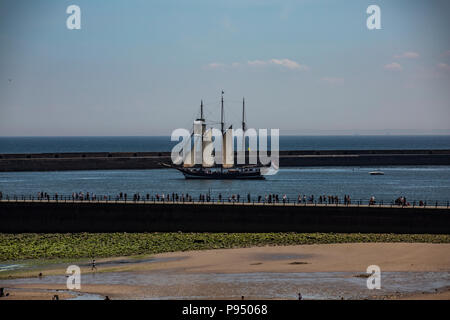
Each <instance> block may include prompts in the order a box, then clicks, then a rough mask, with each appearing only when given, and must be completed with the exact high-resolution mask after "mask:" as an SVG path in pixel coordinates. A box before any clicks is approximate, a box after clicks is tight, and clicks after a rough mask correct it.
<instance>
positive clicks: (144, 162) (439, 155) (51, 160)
mask: <svg viewBox="0 0 450 320" xmlns="http://www.w3.org/2000/svg"><path fill="white" fill-rule="evenodd" d="M161 162H164V163H171V159H170V153H169V152H136V153H132V152H117V153H108V152H93V153H46V154H0V172H8V171H64V170H114V169H121V170H124V169H158V168H162V166H161V165H160V163H161ZM387 165H450V150H322V151H281V152H280V166H282V167H301V166H375V167H376V166H387Z"/></svg>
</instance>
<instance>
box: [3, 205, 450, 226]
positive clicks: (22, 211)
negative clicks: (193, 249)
mask: <svg viewBox="0 0 450 320" xmlns="http://www.w3.org/2000/svg"><path fill="white" fill-rule="evenodd" d="M177 231H182V232H361V233H434V234H439V233H440V234H449V233H450V210H449V209H445V208H426V209H423V208H410V207H409V208H402V207H393V208H390V207H378V206H373V207H367V206H360V207H358V206H352V207H345V206H331V205H330V206H283V205H252V204H246V205H243V204H235V205H232V204H172V203H170V204H169V203H166V204H163V203H155V204H153V203H146V204H135V203H64V202H59V203H56V202H50V203H46V202H42V203H41V202H21V201H19V202H5V201H2V202H0V232H2V233H23V232H35V233H43V232H47V233H52V232H177Z"/></svg>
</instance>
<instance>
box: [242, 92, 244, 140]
mask: <svg viewBox="0 0 450 320" xmlns="http://www.w3.org/2000/svg"><path fill="white" fill-rule="evenodd" d="M242 131H244V132H245V98H242Z"/></svg>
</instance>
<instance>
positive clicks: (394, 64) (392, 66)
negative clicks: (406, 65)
mask: <svg viewBox="0 0 450 320" xmlns="http://www.w3.org/2000/svg"><path fill="white" fill-rule="evenodd" d="M383 68H384V69H385V70H391V71H401V70H402V69H403V68H402V66H401V65H400V64H399V63H397V62H392V63H388V64H386V65H385V66H384V67H383Z"/></svg>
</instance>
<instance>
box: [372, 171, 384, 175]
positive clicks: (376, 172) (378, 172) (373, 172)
mask: <svg viewBox="0 0 450 320" xmlns="http://www.w3.org/2000/svg"><path fill="white" fill-rule="evenodd" d="M369 174H370V175H371V176H384V172H383V171H379V170H378V171H371V172H369Z"/></svg>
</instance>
